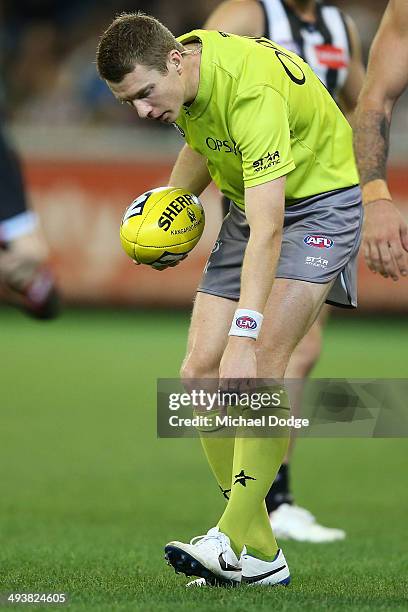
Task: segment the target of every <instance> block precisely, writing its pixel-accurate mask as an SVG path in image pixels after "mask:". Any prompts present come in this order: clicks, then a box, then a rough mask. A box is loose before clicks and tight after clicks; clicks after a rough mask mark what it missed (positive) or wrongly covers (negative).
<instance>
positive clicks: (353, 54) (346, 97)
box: [339, 15, 365, 123]
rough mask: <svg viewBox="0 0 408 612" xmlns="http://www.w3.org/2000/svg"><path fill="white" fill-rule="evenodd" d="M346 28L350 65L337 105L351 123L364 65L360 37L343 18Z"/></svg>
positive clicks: (348, 21)
mask: <svg viewBox="0 0 408 612" xmlns="http://www.w3.org/2000/svg"><path fill="white" fill-rule="evenodd" d="M345 20H346V27H347V30H348V34H349V38H350V47H351V49H350V64H349V67H348V73H347V79H346V82H345V83H344V85H343V87H342V89H341V91H340V95H339V105H340V108H341V110H342V111H343V113H344V114H345V115H346V117H347V119H348V120H349V121H350V123H351V121H352V114H353V112H354V110H355V108H356V106H357V101H358V96H359V94H360V91H361V88H362V87H363V83H364V74H365V70H364V64H363V56H362V50H361V41H360V35H359V33H358V31H357V28H356V25H355V23H354V21H353V20H352V19H351V18H350V17H349V16H348V15H346V16H345Z"/></svg>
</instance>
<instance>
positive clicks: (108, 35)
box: [96, 11, 184, 83]
mask: <svg viewBox="0 0 408 612" xmlns="http://www.w3.org/2000/svg"><path fill="white" fill-rule="evenodd" d="M173 49H177V50H178V51H180V52H182V51H184V48H183V45H182V44H181V43H179V42H178V41H177V40H176V38H175V37H174V36H173V34H172V33H171V32H170V30H168V29H167V28H166V27H165V26H164V25H163V24H162V23H160V21H159V20H158V19H155V18H154V17H151V16H149V15H145V14H144V13H142V12H140V11H138V12H137V13H122V14H121V15H119V17H117V18H116V19H115V20H114V21H113V22H112V23H111V25H110V26H109V27H108V29H107V30H106V31H105V32H104V33H103V34H102V36H101V39H100V41H99V45H98V49H97V52H96V63H97V68H98V72H99V74H100V76H101V77H102V78H103V79H105V80H106V81H111V82H112V83H120V82H121V81H122V79H123V78H124V77H125V76H126V74H128V73H129V72H133V70H134V68H135V66H136V64H141V65H143V66H146V67H147V68H154V69H156V70H158V71H159V72H161V73H162V74H165V73H166V72H167V57H168V54H169V52H170V51H172V50H173Z"/></svg>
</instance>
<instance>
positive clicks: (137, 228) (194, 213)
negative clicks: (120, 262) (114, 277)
mask: <svg viewBox="0 0 408 612" xmlns="http://www.w3.org/2000/svg"><path fill="white" fill-rule="evenodd" d="M204 224H205V216H204V209H203V207H202V204H201V202H200V200H199V199H198V198H197V196H195V195H194V194H193V193H190V192H189V191H186V190H185V189H179V188H176V187H159V188H157V189H151V190H150V191H146V192H145V193H143V194H142V195H140V196H139V197H138V198H136V200H134V201H133V202H132V204H131V205H130V206H129V207H128V208H127V209H126V212H125V214H124V216H123V219H122V223H121V226H120V241H121V243H122V247H123V249H124V250H125V251H126V253H127V254H128V255H129V257H131V258H132V259H133V260H134V261H136V262H137V263H143V264H148V265H151V266H153V267H156V266H157V267H160V266H162V265H169V264H172V263H176V262H177V261H179V260H181V259H184V258H185V257H187V254H188V253H189V252H190V251H191V249H193V248H194V247H195V245H196V244H197V242H198V241H199V240H200V238H201V235H202V233H203V230H204Z"/></svg>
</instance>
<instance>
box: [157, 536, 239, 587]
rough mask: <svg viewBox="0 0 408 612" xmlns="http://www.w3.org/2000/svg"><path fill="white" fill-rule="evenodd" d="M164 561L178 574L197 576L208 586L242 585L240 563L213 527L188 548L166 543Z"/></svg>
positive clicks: (181, 543) (193, 541)
mask: <svg viewBox="0 0 408 612" xmlns="http://www.w3.org/2000/svg"><path fill="white" fill-rule="evenodd" d="M164 550H165V558H166V560H167V562H168V563H169V564H170V565H172V566H173V567H174V569H175V571H176V572H177V573H180V572H181V573H183V574H185V575H186V576H199V577H200V578H204V579H205V581H206V582H207V583H208V584H210V585H213V586H215V585H217V586H218V585H220V586H221V585H230V586H237V585H238V584H239V583H240V582H241V562H240V560H239V559H238V558H237V556H236V554H235V553H234V551H233V550H232V548H231V546H230V540H229V538H228V536H226V535H225V534H224V533H222V532H221V531H220V530H219V529H218V527H213V528H212V529H210V530H209V531H208V533H207V534H206V535H205V536H197V537H196V538H193V539H192V540H191V541H190V544H185V543H183V542H169V543H168V544H167V546H166V547H165V549H164Z"/></svg>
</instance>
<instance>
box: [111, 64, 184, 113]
mask: <svg viewBox="0 0 408 612" xmlns="http://www.w3.org/2000/svg"><path fill="white" fill-rule="evenodd" d="M167 67H168V72H167V73H166V74H162V73H160V72H158V70H155V69H151V68H146V66H142V65H140V64H136V67H135V69H134V70H133V72H129V73H128V74H127V75H126V76H125V77H124V78H123V79H122V81H121V82H120V83H112V82H110V81H108V82H107V83H108V86H109V88H110V89H111V91H112V93H113V95H114V96H115V97H116V98H117V99H118V100H119V101H120V102H126V103H127V104H129V105H130V106H132V107H133V108H134V109H135V110H136V111H137V113H138V115H139V117H140V118H142V119H155V120H156V121H162V122H164V123H173V122H174V121H175V120H176V119H177V117H178V115H179V113H180V109H181V106H182V104H183V103H184V87H183V83H182V79H181V76H180V74H179V73H178V71H177V67H176V64H175V63H173V62H171V61H169V62H168V63H167Z"/></svg>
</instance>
